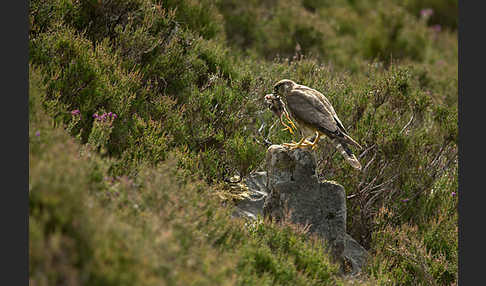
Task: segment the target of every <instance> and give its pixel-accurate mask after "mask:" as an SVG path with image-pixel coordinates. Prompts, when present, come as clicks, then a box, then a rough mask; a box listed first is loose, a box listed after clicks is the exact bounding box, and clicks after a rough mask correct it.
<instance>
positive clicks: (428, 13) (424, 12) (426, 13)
mask: <svg viewBox="0 0 486 286" xmlns="http://www.w3.org/2000/svg"><path fill="white" fill-rule="evenodd" d="M433 14H434V10H432V9H430V8H427V9H422V10H420V15H421V16H422V17H423V18H428V17H430V16H432V15H433Z"/></svg>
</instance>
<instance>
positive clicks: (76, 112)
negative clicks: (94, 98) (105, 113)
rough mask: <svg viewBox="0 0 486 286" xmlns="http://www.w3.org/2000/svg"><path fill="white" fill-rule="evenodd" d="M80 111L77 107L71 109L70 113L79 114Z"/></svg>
mask: <svg viewBox="0 0 486 286" xmlns="http://www.w3.org/2000/svg"><path fill="white" fill-rule="evenodd" d="M80 113H81V112H80V111H79V109H75V110H73V111H71V114H72V115H79V114H80Z"/></svg>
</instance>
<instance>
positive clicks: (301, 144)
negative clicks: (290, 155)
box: [282, 137, 309, 150]
mask: <svg viewBox="0 0 486 286" xmlns="http://www.w3.org/2000/svg"><path fill="white" fill-rule="evenodd" d="M305 141H307V138H306V137H302V139H300V141H299V142H298V143H283V144H282V145H283V146H285V147H289V148H290V150H294V149H297V148H304V147H307V146H308V145H309V143H306V142H305ZM307 142H309V141H307Z"/></svg>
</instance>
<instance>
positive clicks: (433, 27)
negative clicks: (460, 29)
mask: <svg viewBox="0 0 486 286" xmlns="http://www.w3.org/2000/svg"><path fill="white" fill-rule="evenodd" d="M430 28H431V29H432V31H434V32H436V33H438V32H440V31H441V30H442V27H441V26H440V25H439V24H437V25H434V26H432V27H430Z"/></svg>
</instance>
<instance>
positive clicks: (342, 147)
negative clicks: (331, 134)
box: [333, 140, 361, 171]
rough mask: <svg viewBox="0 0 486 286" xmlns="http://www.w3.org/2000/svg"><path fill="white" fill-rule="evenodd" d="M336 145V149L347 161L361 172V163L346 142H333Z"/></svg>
mask: <svg viewBox="0 0 486 286" xmlns="http://www.w3.org/2000/svg"><path fill="white" fill-rule="evenodd" d="M333 141H334V145H336V149H338V151H339V152H341V154H342V155H343V156H344V158H346V161H348V163H349V164H350V165H351V166H352V167H353V168H355V169H357V170H360V171H361V164H360V163H359V161H358V159H356V156H354V154H353V152H352V151H351V149H349V147H348V144H346V143H345V142H342V141H341V140H333Z"/></svg>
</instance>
